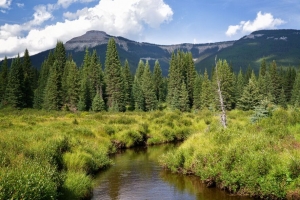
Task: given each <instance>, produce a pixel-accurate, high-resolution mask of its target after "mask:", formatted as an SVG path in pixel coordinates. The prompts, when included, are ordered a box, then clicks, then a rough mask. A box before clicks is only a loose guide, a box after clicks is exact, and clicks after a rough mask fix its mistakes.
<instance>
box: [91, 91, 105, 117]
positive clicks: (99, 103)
mask: <svg viewBox="0 0 300 200" xmlns="http://www.w3.org/2000/svg"><path fill="white" fill-rule="evenodd" d="M92 110H93V111H94V112H101V111H105V103H104V101H103V98H102V95H101V94H100V93H99V92H97V94H96V95H95V97H94V99H93V103H92Z"/></svg>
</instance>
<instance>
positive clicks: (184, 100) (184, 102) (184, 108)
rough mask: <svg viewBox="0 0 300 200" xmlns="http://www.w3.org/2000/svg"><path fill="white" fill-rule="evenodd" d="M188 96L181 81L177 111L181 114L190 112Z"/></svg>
mask: <svg viewBox="0 0 300 200" xmlns="http://www.w3.org/2000/svg"><path fill="white" fill-rule="evenodd" d="M189 103H190V101H189V94H188V90H187V87H186V85H185V83H184V81H182V84H181V88H180V92H179V110H180V111H181V112H188V111H189V110H190V105H189Z"/></svg>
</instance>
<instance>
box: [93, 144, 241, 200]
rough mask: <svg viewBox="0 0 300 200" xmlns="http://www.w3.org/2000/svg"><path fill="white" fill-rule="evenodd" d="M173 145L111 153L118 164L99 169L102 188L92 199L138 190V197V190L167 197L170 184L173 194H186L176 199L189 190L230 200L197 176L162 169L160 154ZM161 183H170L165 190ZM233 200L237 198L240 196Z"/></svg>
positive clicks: (128, 194) (123, 195) (202, 196)
mask: <svg viewBox="0 0 300 200" xmlns="http://www.w3.org/2000/svg"><path fill="white" fill-rule="evenodd" d="M174 147H175V145H174V144H167V145H159V146H151V147H148V148H147V147H140V148H134V149H127V150H125V151H123V152H122V153H118V154H115V155H114V156H112V159H113V161H114V163H115V166H113V167H111V168H108V169H107V170H104V171H102V172H100V174H99V176H98V179H97V185H99V187H97V189H95V197H93V198H94V199H112V200H116V199H122V198H130V197H131V196H132V195H133V194H132V192H133V193H135V194H134V195H135V196H137V195H140V194H139V192H141V195H152V194H151V192H154V194H153V195H156V197H157V196H161V197H162V196H164V197H168V194H167V193H166V192H167V191H165V190H168V189H169V186H171V188H174V191H173V190H172V189H171V191H170V192H171V193H170V195H174V192H175V193H177V194H183V195H179V196H176V194H175V196H173V197H177V199H178V197H186V196H185V195H184V194H187V193H188V194H190V195H192V196H197V199H198V200H207V199H211V200H216V199H225V200H230V199H231V198H228V196H227V195H226V194H225V193H222V192H220V191H219V190H216V189H207V188H206V187H205V185H203V184H202V183H201V181H200V179H199V178H198V177H195V176H184V175H180V174H172V173H170V172H168V171H164V170H162V169H161V167H160V166H158V159H159V157H160V156H161V155H162V154H163V153H167V152H168V151H169V150H172V149H174ZM153 179H155V180H153ZM160 184H161V187H165V186H164V185H169V186H168V187H167V188H166V189H164V188H160ZM147 187H148V188H147ZM145 188H146V189H145ZM145 190H147V191H145ZM143 192H145V193H143ZM166 195H167V196H166ZM141 198H142V197H141ZM191 198H193V197H191ZM189 199H190V198H189ZM232 199H235V200H238V198H232Z"/></svg>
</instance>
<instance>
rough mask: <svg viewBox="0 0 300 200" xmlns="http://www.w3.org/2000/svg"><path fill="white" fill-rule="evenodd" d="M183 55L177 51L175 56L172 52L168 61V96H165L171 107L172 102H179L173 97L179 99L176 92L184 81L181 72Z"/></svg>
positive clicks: (182, 72)
mask: <svg viewBox="0 0 300 200" xmlns="http://www.w3.org/2000/svg"><path fill="white" fill-rule="evenodd" d="M183 62H184V61H183V53H182V52H180V51H178V52H177V53H176V54H175V53H174V52H173V53H172V57H171V60H170V67H169V75H168V76H169V77H168V78H169V79H168V94H167V102H168V104H169V105H173V104H174V102H172V101H176V102H178V101H179V100H178V99H176V98H175V97H177V98H179V96H178V95H177V92H178V90H179V89H180V88H181V83H182V81H185V80H184V71H183Z"/></svg>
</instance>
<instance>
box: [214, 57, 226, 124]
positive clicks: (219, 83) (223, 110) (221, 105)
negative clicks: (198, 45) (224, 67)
mask: <svg viewBox="0 0 300 200" xmlns="http://www.w3.org/2000/svg"><path fill="white" fill-rule="evenodd" d="M215 64H216V77H217V85H218V96H219V101H220V107H221V111H222V113H221V124H222V126H223V128H227V119H226V110H225V105H224V99H223V96H222V91H221V81H220V79H219V75H218V65H217V56H216V57H215Z"/></svg>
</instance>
